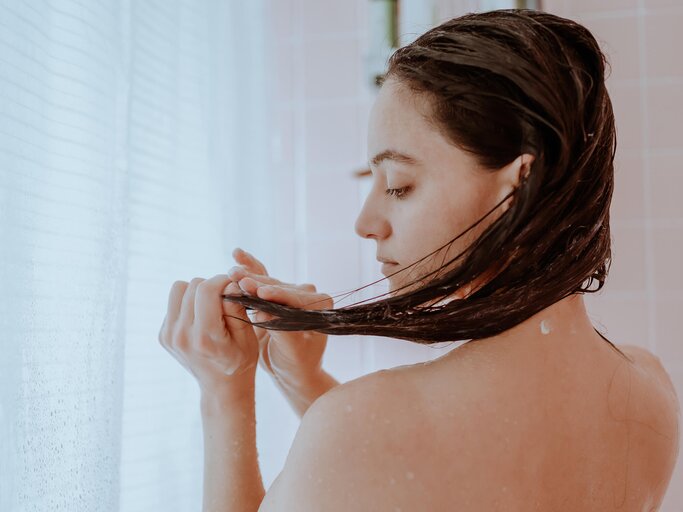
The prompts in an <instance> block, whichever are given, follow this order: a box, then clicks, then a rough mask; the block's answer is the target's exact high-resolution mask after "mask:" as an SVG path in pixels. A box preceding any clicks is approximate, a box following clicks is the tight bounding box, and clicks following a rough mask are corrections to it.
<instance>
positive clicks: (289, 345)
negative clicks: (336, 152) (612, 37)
mask: <svg viewBox="0 0 683 512" xmlns="http://www.w3.org/2000/svg"><path fill="white" fill-rule="evenodd" d="M604 64H605V61H604V56H603V54H602V53H601V52H600V49H599V47H598V45H597V43H596V41H595V39H594V38H593V37H592V35H591V34H590V33H589V32H588V31H587V30H586V29H585V28H584V27H582V26H580V25H578V24H576V23H575V22H573V21H571V20H567V19H563V18H560V17H557V16H554V15H551V14H547V13H542V12H536V11H528V10H505V11H493V12H486V13H480V14H469V15H466V16H462V17H459V18H455V19H453V20H450V21H448V22H446V23H444V24H442V25H440V26H438V27H436V28H434V29H432V30H430V31H428V32H427V33H425V34H424V35H422V36H421V37H420V38H418V39H417V40H416V41H415V42H413V43H411V44H409V45H408V46H406V47H404V48H401V49H399V50H398V51H397V52H395V53H394V55H393V56H392V57H391V59H390V62H389V66H388V70H387V73H386V75H385V80H384V82H383V84H382V87H381V90H380V92H379V94H378V97H377V99H376V102H375V104H374V106H373V109H372V112H371V114H370V120H369V130H368V151H369V154H370V162H369V163H370V165H371V169H372V172H373V179H374V182H373V188H372V190H371V192H370V194H369V196H368V198H367V200H366V202H365V205H364V207H363V209H362V211H361V212H360V215H359V217H358V220H357V222H356V231H357V233H358V234H359V235H360V236H362V237H365V238H370V239H374V240H375V242H376V243H377V258H378V260H380V261H383V262H384V265H383V268H382V271H383V273H385V274H386V275H387V278H388V280H389V284H390V292H389V297H387V298H383V299H381V300H376V301H373V302H371V303H367V304H362V303H356V304H352V305H349V306H345V307H343V308H337V309H334V308H333V307H332V306H333V298H332V297H330V296H328V295H325V294H321V293H318V292H317V291H316V289H315V287H314V286H313V285H310V284H304V285H292V284H287V283H282V282H280V281H278V280H276V279H274V278H272V277H269V276H268V274H267V272H266V269H265V267H264V266H263V265H262V264H261V263H260V262H259V261H258V260H257V259H256V258H254V257H253V256H251V255H248V254H246V253H244V252H242V251H236V252H235V253H234V257H235V259H236V260H237V262H238V263H239V264H240V265H239V266H238V267H235V268H233V269H232V271H231V272H230V273H229V274H228V275H219V276H215V277H214V278H212V279H208V280H203V279H194V280H192V281H191V282H190V283H189V284H188V283H184V282H177V283H175V284H174V286H173V287H172V290H171V296H170V299H169V312H168V315H167V317H166V319H165V321H164V325H163V326H162V331H161V333H160V340H161V342H162V344H163V345H164V346H165V347H166V348H168V349H169V350H170V351H171V352H172V353H173V354H174V356H175V357H177V358H178V359H179V361H180V362H181V363H183V364H184V365H185V366H186V367H187V368H188V370H190V371H191V372H192V373H193V374H194V375H195V377H196V378H197V380H198V382H199V385H200V388H201V390H202V418H203V422H204V434H205V457H206V461H205V473H204V474H205V480H204V485H205V487H204V491H205V503H204V506H205V510H240V511H242V510H244V511H247V510H257V509H258V510H261V511H280V510H282V511H285V510H287V511H289V510H297V511H308V510H310V511H314V510H325V511H337V510H339V511H342V510H343V511H347V510H391V511H397V510H402V511H409V510H420V511H422V510H429V511H441V510H443V511H451V510H458V511H470V510H472V511H488V510H510V511H518V510H519V511H529V510H539V511H579V510H581V511H593V510H594V511H601V512H602V511H610V510H621V511H634V512H635V511H638V512H640V511H651V510H657V508H658V506H659V504H660V503H661V501H662V499H663V496H664V493H665V490H666V488H667V485H668V483H669V479H670V478H671V473H672V471H673V467H674V463H675V460H676V456H677V452H678V439H679V434H678V428H679V427H678V418H679V414H680V413H679V406H678V401H677V397H676V394H675V391H674V389H673V385H672V383H671V381H670V379H669V378H668V376H667V374H666V372H665V370H664V368H663V367H662V365H661V364H660V362H659V360H658V359H657V358H656V357H655V356H653V355H652V354H650V353H649V352H647V351H646V350H644V349H640V348H637V347H635V346H620V347H617V346H615V345H614V344H612V343H611V342H609V341H608V340H606V339H605V338H603V337H602V336H601V335H600V334H599V333H597V331H596V330H595V329H594V327H593V326H592V325H591V322H590V320H589V318H588V316H587V314H586V310H585V307H584V303H583V296H582V294H583V293H586V292H588V293H590V292H595V291H597V290H599V289H600V288H601V287H602V285H603V284H604V281H605V278H606V275H607V271H608V267H609V261H610V232H609V204H610V200H611V196H612V189H613V158H614V150H615V130H614V118H613V114H612V108H611V103H610V101H609V96H608V94H607V91H606V89H605V85H604ZM456 234H457V235H458V236H455V235H456ZM594 281H596V282H597V283H598V286H597V288H596V289H591V288H590V287H591V285H592V283H593V282H594ZM222 294H223V298H224V302H223V303H221V300H220V299H221V295H222ZM245 306H246V307H247V308H249V309H254V310H257V311H256V312H255V314H254V318H253V320H252V321H250V319H249V317H248V316H247V314H246V309H245ZM254 325H255V326H254ZM329 333H333V334H372V335H382V336H391V337H396V338H402V339H407V340H412V341H415V342H418V343H434V342H437V341H447V340H467V339H469V340H472V341H470V342H468V343H466V344H464V345H462V346H460V347H458V348H457V349H455V350H452V351H450V352H449V353H447V354H446V355H445V356H443V357H440V358H438V359H436V360H433V361H430V362H429V363H426V364H417V365H413V366H402V367H399V368H394V369H390V370H385V371H380V372H376V373H373V374H370V375H367V376H364V377H362V378H359V379H355V380H353V381H351V382H348V383H345V384H343V385H337V382H336V381H335V380H334V379H333V378H332V377H330V376H329V375H328V374H326V373H325V372H324V371H323V370H322V368H321V361H322V356H323V352H324V349H325V343H326V337H327V334H329ZM257 363H260V365H261V366H262V368H264V369H265V370H267V371H268V372H269V373H270V374H271V375H272V376H273V378H274V379H275V381H276V383H277V384H278V385H279V386H280V388H281V389H282V390H283V391H284V392H285V394H286V395H287V396H288V398H289V400H290V402H291V403H292V405H293V406H294V407H295V408H296V410H297V411H298V412H299V414H300V415H302V416H303V418H302V422H301V426H300V428H299V430H298V432H297V434H296V438H295V440H294V442H293V445H292V447H291V450H290V452H289V455H288V458H287V461H286V463H285V466H284V468H283V470H282V473H281V474H280V475H279V476H278V478H277V479H276V480H275V482H274V483H273V485H272V486H271V488H270V489H269V491H268V494H267V495H266V496H265V498H264V494H265V493H264V489H263V484H262V481H261V477H260V473H259V468H258V463H257V455H256V446H255V428H254V425H255V418H254V403H253V401H254V395H253V393H254V374H255V369H256V365H257ZM328 391H329V392H328ZM309 406H310V407H309Z"/></svg>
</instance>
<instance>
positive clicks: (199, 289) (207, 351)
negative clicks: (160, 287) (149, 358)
mask: <svg viewBox="0 0 683 512" xmlns="http://www.w3.org/2000/svg"><path fill="white" fill-rule="evenodd" d="M222 294H237V295H241V294H242V291H241V290H240V288H239V286H237V283H235V282H233V281H232V280H231V279H230V278H229V277H228V276H227V275H223V274H219V275H217V276H214V277H212V278H211V279H202V278H198V277H197V278H194V279H192V281H190V283H187V282H186V281H176V282H175V283H173V286H172V287H171V291H170V294H169V298H168V311H167V312H166V318H164V322H163V324H162V325H161V330H160V331H159V342H160V343H161V345H162V346H163V347H164V348H165V349H166V350H168V351H169V352H170V353H171V355H172V356H173V357H175V358H176V359H177V360H178V362H179V363H180V364H182V365H183V366H184V367H185V368H186V369H187V370H188V371H189V372H190V373H192V374H193V375H194V376H195V378H196V379H197V382H198V383H199V387H200V388H201V390H202V391H209V392H214V391H216V390H219V389H221V388H225V387H226V386H228V387H229V386H230V385H231V384H232V383H234V382H236V381H239V380H240V378H238V376H240V375H242V374H244V375H245V376H247V377H248V376H249V375H248V374H249V372H251V373H252V375H251V377H252V378H253V374H254V373H255V372H256V367H257V364H258V358H259V345H258V340H257V338H256V334H255V332H254V328H253V326H252V325H251V324H250V323H246V322H250V320H249V317H248V316H247V314H246V310H245V309H244V307H242V306H240V305H239V304H235V303H233V302H227V301H224V300H223V298H222V297H221V295H222ZM227 315H232V316H234V317H238V318H241V319H243V320H245V321H246V322H243V321H241V320H238V319H236V318H231V317H230V316H227Z"/></svg>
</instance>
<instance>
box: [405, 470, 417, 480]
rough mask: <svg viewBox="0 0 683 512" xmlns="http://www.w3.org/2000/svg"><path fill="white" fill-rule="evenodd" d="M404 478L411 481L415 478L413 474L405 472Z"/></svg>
mask: <svg viewBox="0 0 683 512" xmlns="http://www.w3.org/2000/svg"><path fill="white" fill-rule="evenodd" d="M406 478H407V479H408V480H412V479H413V478H415V473H413V472H412V471H406Z"/></svg>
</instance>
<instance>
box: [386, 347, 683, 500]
mask: <svg viewBox="0 0 683 512" xmlns="http://www.w3.org/2000/svg"><path fill="white" fill-rule="evenodd" d="M501 341H503V342H504V341H505V340H497V341H496V342H495V343H491V344H487V342H486V340H482V341H476V342H472V343H469V344H466V345H463V346H461V347H459V348H457V349H456V350H455V351H452V352H451V353H449V354H447V356H445V357H443V358H440V359H437V360H434V361H431V362H429V363H427V364H418V365H412V366H404V367H399V368H394V369H391V370H386V371H382V372H380V373H383V374H385V376H386V377H389V380H388V381H387V383H388V389H391V390H393V393H395V390H396V387H395V386H394V385H392V384H391V380H392V379H393V380H395V381H396V383H398V382H401V383H404V384H405V383H409V385H408V386H403V385H401V389H402V390H404V391H403V393H402V395H401V399H400V400H396V399H393V400H387V401H384V402H383V404H384V407H386V409H387V410H386V411H381V410H380V411H378V414H380V415H381V414H386V415H387V417H391V418H393V419H392V421H391V423H390V428H391V429H392V430H394V431H402V430H403V429H404V428H405V429H408V430H406V432H408V431H411V430H412V432H413V433H414V434H415V435H414V436H412V437H411V439H412V440H414V442H413V441H410V442H409V441H406V443H405V444H404V445H403V446H400V447H398V450H399V451H405V453H402V454H400V457H401V458H404V459H406V460H411V461H415V464H414V467H413V468H411V472H412V474H413V475H415V476H414V478H420V479H421V480H422V482H423V485H422V489H424V495H423V496H420V495H419V494H415V493H414V492H413V493H412V494H411V493H406V499H408V500H411V502H412V507H413V508H414V509H415V510H417V509H419V508H420V507H419V505H420V503H422V504H423V505H424V504H425V501H424V500H426V499H428V500H429V501H430V506H431V508H430V510H450V508H449V507H448V504H449V503H472V504H473V505H472V510H510V511H515V510H519V511H522V510H523V511H529V510H543V511H546V510H553V511H564V510H566V511H577V510H596V511H597V510H600V511H609V510H622V511H638V512H641V511H650V510H656V508H657V505H658V504H659V503H660V502H661V500H662V497H663V495H664V492H665V490H666V487H667V485H668V483H669V479H670V477H671V473H672V471H673V466H674V463H675V460H676V455H677V452H678V439H679V434H678V404H677V399H676V396H675V391H674V390H673V385H672V384H671V381H670V380H669V379H668V376H667V375H666V373H665V371H664V369H663V368H662V367H661V365H660V364H659V361H658V360H657V359H656V358H654V356H652V355H651V354H650V353H649V352H647V351H645V350H643V349H639V348H637V347H620V348H621V349H622V350H625V351H628V354H629V355H630V356H631V357H632V358H633V359H634V360H635V364H632V363H630V362H628V361H626V360H625V359H624V358H622V357H621V356H620V355H619V354H618V353H617V352H616V351H614V350H613V349H612V348H611V347H609V346H608V345H607V344H606V343H605V342H604V341H602V340H597V339H596V340H592V341H591V343H585V344H579V345H578V346H577V345H576V344H575V345H574V346H572V345H569V344H563V341H562V340H561V339H555V340H553V341H552V342H549V341H548V338H547V337H540V336H539V337H538V338H537V339H531V340H529V342H528V343H518V342H517V341H518V340H515V343H514V344H513V343H509V344H507V345H506V346H504V347H503V346H501V345H500V343H501ZM572 341H575V340H572ZM541 343H545V346H542V345H541ZM390 376H393V377H390ZM388 392H392V391H388ZM408 412H410V413H408ZM463 418H465V419H466V421H462V419H463ZM416 419H417V421H416ZM401 423H404V424H403V425H402V424H401ZM456 436H457V437H458V438H459V442H458V443H457V445H458V446H460V447H462V446H466V447H467V446H471V447H472V451H469V452H467V453H453V452H452V450H449V445H452V444H453V442H452V441H453V439H454V438H455V437H456ZM392 455H395V454H392ZM458 457H460V458H462V457H465V458H466V459H467V460H468V461H471V465H469V466H465V468H464V469H465V471H464V472H463V470H462V468H463V466H462V465H459V464H453V461H454V460H456V459H455V458H458ZM391 459H392V456H389V458H388V460H391ZM453 468H461V469H455V470H454V469H453ZM418 475H419V476H418ZM413 491H414V489H413ZM404 503H405V504H406V506H405V507H404V508H403V510H412V509H413V508H411V506H410V505H408V503H407V502H405V501H404Z"/></svg>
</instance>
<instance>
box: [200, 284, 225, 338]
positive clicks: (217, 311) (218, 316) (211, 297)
mask: <svg viewBox="0 0 683 512" xmlns="http://www.w3.org/2000/svg"><path fill="white" fill-rule="evenodd" d="M230 282H231V280H230V278H229V277H228V276H227V275H225V274H218V275H216V276H214V277H212V278H211V279H206V280H205V281H202V282H201V283H199V285H198V286H197V291H196V294H195V297H194V311H195V313H194V322H193V324H194V325H195V326H196V328H197V329H199V330H201V332H204V333H206V334H208V335H209V337H211V338H212V339H213V340H214V341H220V340H222V339H224V338H225V335H226V331H225V323H224V322H223V302H224V301H223V300H222V298H221V295H222V294H223V289H224V288H225V287H226V286H227V285H228V284H229V283H230Z"/></svg>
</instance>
